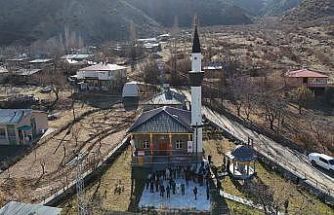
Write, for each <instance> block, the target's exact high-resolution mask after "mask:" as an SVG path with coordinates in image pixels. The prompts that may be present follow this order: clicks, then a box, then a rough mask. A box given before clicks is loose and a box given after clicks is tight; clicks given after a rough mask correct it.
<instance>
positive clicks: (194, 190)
mask: <svg viewBox="0 0 334 215" xmlns="http://www.w3.org/2000/svg"><path fill="white" fill-rule="evenodd" d="M193 192H194V195H195V200H197V187H196V186H195V187H194V189H193Z"/></svg>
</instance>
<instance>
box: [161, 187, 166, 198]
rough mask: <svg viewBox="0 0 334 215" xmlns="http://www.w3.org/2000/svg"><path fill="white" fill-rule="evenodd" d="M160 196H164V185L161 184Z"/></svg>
mask: <svg viewBox="0 0 334 215" xmlns="http://www.w3.org/2000/svg"><path fill="white" fill-rule="evenodd" d="M160 196H161V197H162V198H163V197H164V196H165V186H164V185H163V184H161V185H160Z"/></svg>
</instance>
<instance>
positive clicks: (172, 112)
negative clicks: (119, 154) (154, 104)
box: [128, 26, 204, 166]
mask: <svg viewBox="0 0 334 215" xmlns="http://www.w3.org/2000/svg"><path fill="white" fill-rule="evenodd" d="M201 58H202V55H201V46H200V41H199V36H198V31H197V26H195V31H194V38H193V46H192V71H190V72H189V78H190V85H191V100H192V105H191V111H188V110H184V109H181V108H178V107H175V106H163V107H158V108H155V109H152V110H149V111H146V112H143V113H142V114H141V116H140V117H139V118H138V119H137V120H136V122H135V123H134V124H133V125H132V127H131V128H130V129H129V130H128V133H129V134H130V135H131V145H132V149H133V165H138V166H152V165H153V164H162V165H166V164H167V165H171V164H176V165H189V164H192V163H194V162H200V161H201V158H202V148H203V147H202V127H203V123H202V114H201V106H202V101H201V93H202V89H201V84H202V81H203V76H204V72H203V71H202V70H201Z"/></svg>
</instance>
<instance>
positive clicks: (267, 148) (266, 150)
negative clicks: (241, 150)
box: [184, 92, 334, 198]
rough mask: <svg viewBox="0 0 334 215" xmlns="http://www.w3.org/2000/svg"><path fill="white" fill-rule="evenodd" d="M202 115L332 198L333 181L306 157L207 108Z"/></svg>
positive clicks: (188, 97)
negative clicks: (250, 142)
mask: <svg viewBox="0 0 334 215" xmlns="http://www.w3.org/2000/svg"><path fill="white" fill-rule="evenodd" d="M184 94H185V95H186V96H187V99H188V100H189V101H190V99H191V97H190V94H189V93H188V92H184ZM202 113H203V114H204V116H205V117H206V118H207V119H208V120H210V121H211V122H213V123H214V124H216V125H217V126H219V127H220V128H222V129H224V130H225V131H227V132H229V133H230V134H231V135H233V136H234V137H236V138H237V139H240V140H243V141H244V142H247V139H248V137H251V138H253V139H254V148H255V150H256V151H257V152H259V153H261V154H262V155H264V156H265V157H267V158H269V159H271V160H272V161H274V162H276V163H278V164H280V165H281V166H283V167H284V168H285V169H288V170H290V171H291V172H296V171H297V173H298V175H299V176H300V177H301V178H304V179H306V180H305V182H307V183H309V184H311V185H312V186H314V187H318V188H319V189H321V190H322V191H324V192H326V193H328V191H329V189H330V190H331V191H330V195H331V196H332V197H333V198H334V179H333V178H331V177H329V176H328V175H326V174H324V173H323V172H321V171H320V170H318V169H317V168H315V167H313V166H312V165H311V164H310V162H309V161H308V159H307V156H305V155H303V154H301V153H300V152H298V151H295V150H292V149H289V148H287V147H284V146H282V145H281V144H279V143H277V142H275V141H273V140H272V139H270V138H268V137H266V136H264V135H262V134H258V133H257V132H254V131H251V130H250V129H248V128H246V127H244V126H243V125H241V124H239V123H238V122H235V121H233V120H230V119H229V118H227V117H225V116H224V115H222V114H220V113H217V112H215V111H213V110H211V109H210V108H208V107H205V106H204V107H202Z"/></svg>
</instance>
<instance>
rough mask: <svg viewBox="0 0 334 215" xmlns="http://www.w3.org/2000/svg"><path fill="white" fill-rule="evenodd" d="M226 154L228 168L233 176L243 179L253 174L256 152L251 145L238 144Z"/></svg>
mask: <svg viewBox="0 0 334 215" xmlns="http://www.w3.org/2000/svg"><path fill="white" fill-rule="evenodd" d="M226 156H227V157H228V158H229V162H228V170H229V172H230V173H231V174H232V176H233V177H234V178H237V179H243V180H245V179H249V178H251V177H252V176H253V175H254V173H255V160H256V152H255V150H254V149H253V147H252V146H251V145H239V146H237V147H235V149H234V150H232V151H230V152H228V153H227V154H226ZM252 164H253V165H252Z"/></svg>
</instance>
